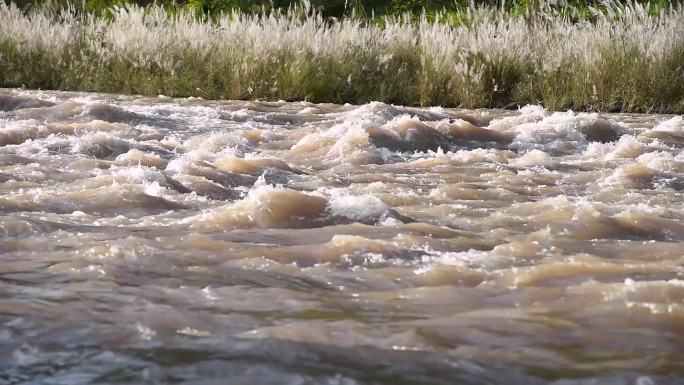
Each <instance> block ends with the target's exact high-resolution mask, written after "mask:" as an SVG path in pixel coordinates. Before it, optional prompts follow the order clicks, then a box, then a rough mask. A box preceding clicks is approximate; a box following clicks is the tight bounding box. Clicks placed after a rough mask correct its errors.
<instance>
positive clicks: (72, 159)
mask: <svg viewBox="0 0 684 385" xmlns="http://www.w3.org/2000/svg"><path fill="white" fill-rule="evenodd" d="M0 110H1V111H2V112H0V146H1V147H0V215H1V216H0V237H1V238H0V384H69V385H72V384H89V383H103V384H104V383H108V384H110V383H188V384H340V385H352V384H525V385H527V384H530V385H535V384H548V383H552V384H554V385H579V384H597V385H598V384H608V385H632V384H635V385H652V384H682V383H684V277H683V276H682V275H683V274H684V243H683V242H684V193H683V192H682V190H684V151H682V148H683V147H684V121H683V120H682V117H681V116H664V115H626V114H620V115H612V114H590V113H574V112H571V111H569V112H556V113H552V112H549V111H546V110H544V109H543V108H541V107H537V106H527V107H524V108H522V109H520V110H517V111H503V110H474V111H467V110H457V109H442V108H425V109H423V108H408V107H398V106H391V105H387V104H382V103H370V104H366V105H361V106H353V105H328V104H316V105H314V104H310V103H304V102H300V103H287V102H268V103H267V102H210V101H205V100H201V99H194V98H190V99H170V98H166V97H162V96H160V97H158V98H142V97H124V96H112V95H100V94H84V93H64V92H37V91H20V90H0Z"/></svg>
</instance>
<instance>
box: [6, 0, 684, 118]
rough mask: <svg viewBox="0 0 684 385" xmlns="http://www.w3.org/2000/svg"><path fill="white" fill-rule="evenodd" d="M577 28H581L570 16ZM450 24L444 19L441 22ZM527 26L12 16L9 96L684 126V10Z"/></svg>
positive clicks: (156, 13) (304, 17)
mask: <svg viewBox="0 0 684 385" xmlns="http://www.w3.org/2000/svg"><path fill="white" fill-rule="evenodd" d="M569 14H570V16H568V15H569ZM438 19H439V18H438ZM571 20H576V18H573V17H572V15H571V13H569V12H568V11H567V10H564V12H562V13H559V12H557V11H552V10H550V9H547V10H545V9H542V10H541V11H540V12H537V13H535V14H529V15H527V16H524V17H520V16H513V15H511V14H510V13H507V12H505V11H501V10H496V9H491V8H480V9H476V8H471V9H470V10H468V12H467V17H466V19H465V20H460V21H459V24H458V25H457V26H454V25H453V24H452V25H449V24H445V23H432V22H429V21H428V20H427V19H426V18H424V17H423V18H422V19H420V20H419V21H415V19H412V18H410V17H408V16H407V17H404V18H388V19H384V20H382V21H381V22H378V23H375V22H369V21H367V20H365V21H364V20H357V19H343V20H340V21H335V22H331V21H329V20H325V19H323V18H322V17H321V16H320V15H317V14H312V13H308V14H307V13H305V12H303V11H302V9H292V10H289V11H288V12H283V13H278V14H268V15H265V14H264V15H248V14H241V13H232V14H227V15H223V16H221V17H219V18H217V19H216V20H215V21H213V22H211V21H202V20H199V19H197V18H195V17H194V16H192V15H188V14H181V15H169V14H168V13H167V12H165V11H164V10H163V9H161V8H155V7H152V8H148V9H142V8H136V7H132V8H127V9H124V8H118V9H116V10H115V11H114V12H113V17H112V18H111V19H105V18H97V17H93V16H89V15H80V16H77V15H75V13H72V12H61V13H59V14H56V13H54V12H52V11H50V10H49V9H48V8H44V9H41V10H37V11H33V12H32V13H30V14H23V13H22V12H21V11H20V10H18V9H17V8H15V7H14V6H9V7H8V6H6V5H4V3H2V4H0V85H1V86H5V87H17V86H25V87H29V88H42V89H65V90H86V91H103V92H113V93H134V94H146V95H157V94H164V95H169V96H190V95H195V96H201V97H204V98H216V99H244V98H264V99H285V100H303V99H306V100H310V101H314V102H337V103H341V102H350V103H363V102H368V101H371V100H379V101H384V102H391V103H398V104H422V105H445V106H464V107H501V106H505V105H507V104H510V103H535V104H536V103H542V104H544V105H545V106H547V107H549V108H551V109H567V108H573V109H583V110H609V111H657V112H676V113H682V112H684V9H683V7H682V6H681V5H677V6H673V7H671V8H668V9H663V10H662V11H661V12H660V13H659V14H656V15H653V14H649V13H648V12H646V11H645V10H644V9H643V8H642V6H641V5H639V4H633V5H627V6H617V5H612V6H609V7H608V8H607V10H603V11H601V12H599V11H597V12H596V17H595V20H591V21H588V20H586V19H584V20H583V21H579V22H576V21H574V22H573V21H571Z"/></svg>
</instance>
